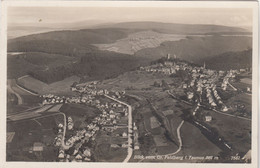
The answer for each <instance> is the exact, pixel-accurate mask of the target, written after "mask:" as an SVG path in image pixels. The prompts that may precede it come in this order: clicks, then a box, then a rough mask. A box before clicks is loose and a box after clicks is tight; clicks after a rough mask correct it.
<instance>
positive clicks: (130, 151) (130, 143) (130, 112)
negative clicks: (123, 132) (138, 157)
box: [105, 95, 133, 162]
mask: <svg viewBox="0 0 260 168" xmlns="http://www.w3.org/2000/svg"><path fill="white" fill-rule="evenodd" d="M105 96H106V97H107V98H109V99H111V100H114V101H116V102H118V103H121V104H123V105H125V106H127V108H128V150H127V156H126V158H125V160H124V161H123V162H128V161H129V160H130V158H131V157H132V155H133V148H132V143H133V139H132V137H131V134H132V126H133V124H132V123H133V121H132V120H133V118H132V107H131V106H130V105H129V104H126V103H124V102H122V101H120V100H117V99H115V98H113V97H110V96H108V95H105Z"/></svg>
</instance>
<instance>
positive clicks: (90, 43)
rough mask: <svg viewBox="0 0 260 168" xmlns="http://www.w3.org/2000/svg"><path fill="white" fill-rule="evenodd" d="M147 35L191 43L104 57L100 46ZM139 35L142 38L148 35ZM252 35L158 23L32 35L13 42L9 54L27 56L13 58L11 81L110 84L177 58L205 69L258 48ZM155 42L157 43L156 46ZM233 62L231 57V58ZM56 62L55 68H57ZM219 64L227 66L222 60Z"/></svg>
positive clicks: (212, 27) (10, 61)
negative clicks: (113, 79)
mask: <svg viewBox="0 0 260 168" xmlns="http://www.w3.org/2000/svg"><path fill="white" fill-rule="evenodd" d="M143 31H144V32H145V31H150V32H151V31H152V32H156V33H163V34H182V35H187V38H184V39H181V40H178V41H167V40H166V41H164V42H162V43H159V44H156V45H150V46H156V47H155V48H146V46H142V47H141V48H140V50H136V52H135V53H134V54H132V55H130V54H123V53H116V52H114V51H106V50H104V51H101V50H100V49H99V48H98V47H97V46H96V45H94V44H112V43H115V42H117V40H120V39H124V38H127V37H128V36H129V35H130V34H133V33H138V32H143ZM139 34H140V36H142V33H139ZM139 34H138V35H139ZM194 35H195V36H194ZM234 35H236V36H234ZM250 35H251V33H250V32H247V31H246V30H245V29H242V28H235V27H226V26H218V25H189V24H173V23H158V22H129V23H117V24H107V25H102V26H99V27H96V29H82V30H64V31H52V32H47V33H40V34H34V35H28V36H23V37H18V38H15V39H10V40H8V46H7V48H8V52H10V53H12V52H23V53H22V54H20V56H19V55H8V78H17V77H20V76H22V75H25V74H30V75H31V76H34V77H35V78H38V79H39V80H42V81H44V82H47V83H51V82H55V81H58V80H61V79H63V78H65V77H68V76H71V75H78V74H80V75H81V76H84V77H85V78H88V77H89V79H92V80H95V78H97V79H105V78H108V77H112V76H116V75H118V74H120V73H123V72H126V71H129V70H133V69H135V68H137V67H138V66H140V65H145V64H149V63H150V62H151V61H153V60H156V59H159V58H161V57H163V56H166V55H167V54H171V55H172V56H173V55H174V54H175V55H176V56H177V57H179V58H180V59H184V60H187V61H190V62H194V63H201V61H202V60H204V59H206V58H208V59H209V60H206V61H207V62H210V60H211V59H212V60H214V57H217V56H219V55H221V54H224V53H229V52H231V53H233V52H234V53H236V52H242V51H245V50H247V49H250V48H252V37H251V36H250ZM146 36H147V34H146ZM164 36H165V35H164ZM164 36H163V37H164ZM140 38H142V37H140ZM145 38H147V37H145ZM166 39H167V38H166ZM130 40H131V39H130ZM125 42H129V43H130V42H131V41H125ZM135 42H136V41H135ZM149 42H150V43H153V41H151V40H150V41H149ZM141 45H143V44H141ZM158 45H159V46H158ZM125 46H126V45H124V46H122V47H125ZM129 46H130V47H131V45H129ZM147 46H148V47H149V45H147ZM228 56H229V54H227V55H226V57H228ZM41 60H43V61H41ZM53 60H55V63H52V62H53ZM59 60H60V61H59ZM227 60H229V61H232V59H226V60H223V61H226V62H227ZM219 61H220V62H221V59H220V60H219Z"/></svg>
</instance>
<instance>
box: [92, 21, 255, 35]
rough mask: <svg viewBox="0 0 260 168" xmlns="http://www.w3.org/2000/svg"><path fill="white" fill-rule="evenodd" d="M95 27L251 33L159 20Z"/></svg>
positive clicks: (206, 32) (177, 32) (156, 30)
mask: <svg viewBox="0 0 260 168" xmlns="http://www.w3.org/2000/svg"><path fill="white" fill-rule="evenodd" d="M97 28H120V29H142V30H153V31H155V32H158V33H168V34H186V35H188V34H215V33H222V34H223V33H225V34H234V33H238V34H241V33H243V34H251V33H250V32H248V30H246V29H243V28H238V27H228V26H220V25H207V24H205V25H203V24H179V23H161V22H123V23H115V24H107V25H101V26H98V27H97Z"/></svg>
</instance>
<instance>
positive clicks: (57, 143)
mask: <svg viewBox="0 0 260 168" xmlns="http://www.w3.org/2000/svg"><path fill="white" fill-rule="evenodd" d="M63 131H64V130H63V124H61V123H59V124H58V134H57V136H56V137H55V140H54V144H55V146H61V144H62V137H63Z"/></svg>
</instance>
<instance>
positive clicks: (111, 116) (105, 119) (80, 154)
mask: <svg viewBox="0 0 260 168" xmlns="http://www.w3.org/2000/svg"><path fill="white" fill-rule="evenodd" d="M96 84H97V82H90V83H87V84H78V85H75V86H72V90H73V91H75V92H79V93H81V94H80V96H78V97H71V98H69V97H64V96H63V97H59V96H55V95H52V94H48V95H43V96H42V97H43V98H44V101H43V104H58V103H84V104H88V105H91V106H94V107H95V108H97V109H99V110H100V111H101V114H99V115H98V116H97V117H95V118H94V119H93V120H92V122H91V123H90V124H88V125H87V126H86V127H85V128H83V129H82V130H75V135H73V136H71V137H70V138H68V139H66V140H65V142H64V145H65V146H66V147H67V149H66V150H68V149H71V147H74V151H73V153H72V154H70V155H69V154H66V152H65V151H66V150H65V149H64V147H63V146H62V138H63V125H62V124H59V125H58V128H59V132H58V134H57V137H56V138H55V145H56V146H58V147H60V150H59V153H58V159H59V161H61V162H69V161H77V162H81V161H90V157H91V151H90V149H89V148H87V149H86V147H83V146H84V145H83V144H84V143H87V142H88V141H89V140H93V141H94V140H95V136H96V133H97V131H99V130H100V129H102V130H104V131H109V132H112V131H114V130H116V129H117V128H127V127H128V125H127V116H128V109H127V107H126V106H123V105H122V104H120V103H116V102H101V101H100V100H98V99H97V98H98V96H99V95H107V94H111V96H112V97H114V98H121V97H122V96H124V94H125V92H124V91H120V92H119V91H116V92H111V93H109V92H108V91H107V90H105V89H103V90H97V87H96ZM121 118H125V120H124V121H123V122H122V121H121ZM73 126H74V124H73V119H72V117H71V116H69V117H68V118H67V129H68V130H73ZM135 129H136V130H137V128H136V127H135ZM120 136H121V137H123V138H124V137H125V138H126V139H125V142H124V143H122V144H111V147H113V146H115V145H116V146H117V147H122V148H128V143H127V137H128V133H127V131H126V132H123V133H122V134H121V135H120ZM137 146H138V147H137ZM135 148H138V149H139V144H137V145H136V146H135Z"/></svg>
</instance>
